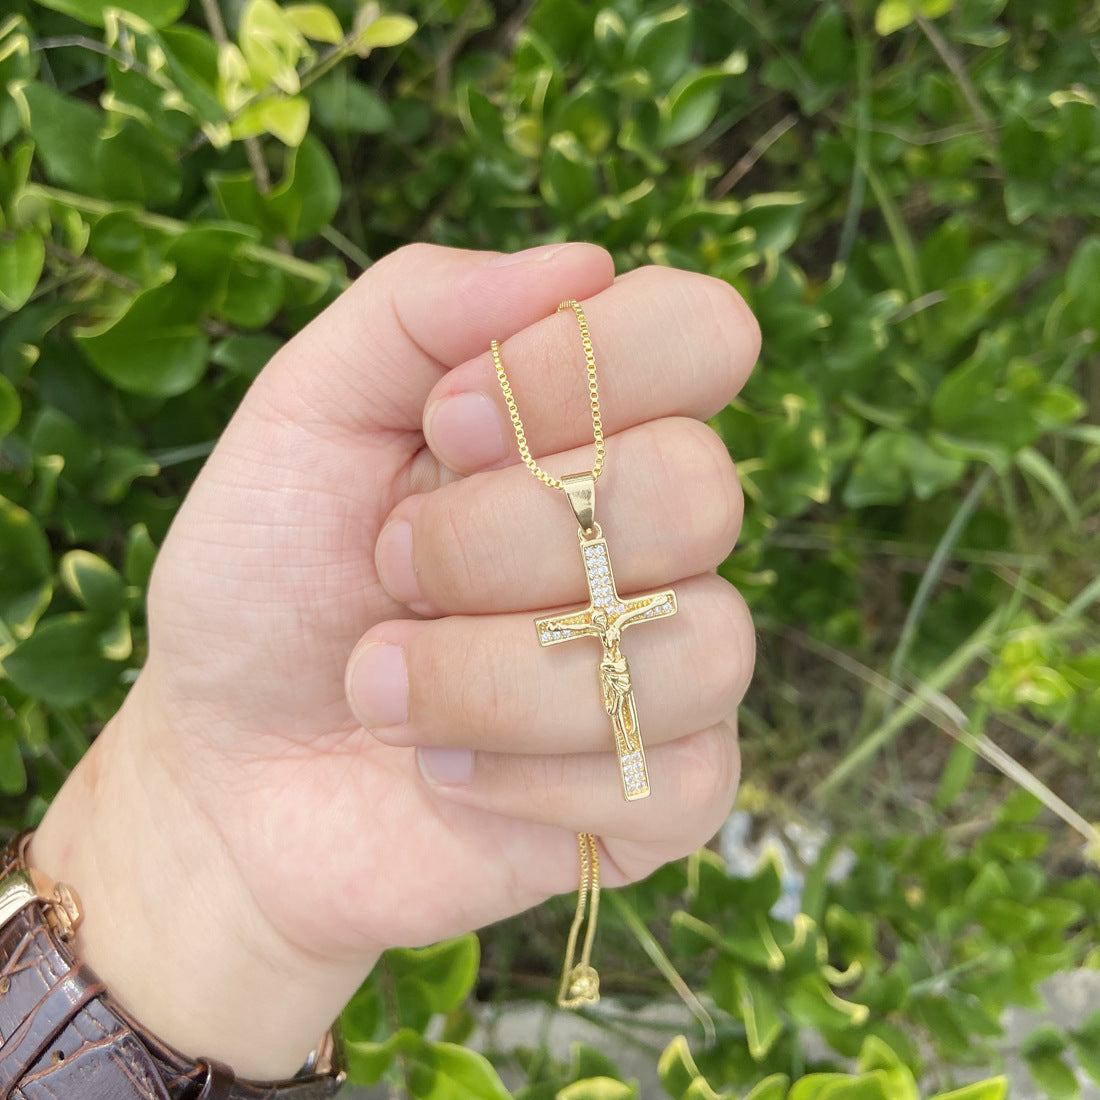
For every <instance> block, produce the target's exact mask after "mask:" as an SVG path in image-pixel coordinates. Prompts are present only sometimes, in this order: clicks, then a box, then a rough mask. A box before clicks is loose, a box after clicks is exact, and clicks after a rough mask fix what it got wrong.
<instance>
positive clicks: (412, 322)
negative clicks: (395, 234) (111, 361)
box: [253, 243, 615, 432]
mask: <svg viewBox="0 0 1100 1100" xmlns="http://www.w3.org/2000/svg"><path fill="white" fill-rule="evenodd" d="M614 274H615V273H614V264H613V262H612V259H611V257H610V255H609V254H608V253H607V252H606V251H604V249H602V248H599V247H598V246H596V245H592V244H582V243H573V244H549V245H540V246H537V247H535V248H529V249H526V250H525V251H523V252H517V253H499V252H473V251H469V250H465V249H457V248H444V247H441V246H439V245H430V244H414V245H408V246H406V247H404V248H401V249H398V250H397V251H396V252H393V253H391V254H390V255H388V256H386V257H385V258H384V259H382V260H380V261H379V262H378V263H376V264H375V265H374V266H373V267H371V268H370V269H369V270H368V271H367V272H366V273H365V274H363V275H362V276H361V277H360V278H359V279H358V280H356V282H355V283H354V284H353V285H352V286H351V287H350V289H348V290H347V291H346V292H345V293H344V294H342V295H341V296H340V297H339V298H338V299H337V300H336V301H335V302H333V304H332V305H331V306H329V307H328V309H326V310H325V311H324V312H323V313H322V314H320V315H319V316H318V317H317V318H316V319H315V320H313V321H312V322H311V323H310V324H309V325H308V326H307V327H306V328H304V329H303V330H302V331H301V332H300V333H299V334H298V335H297V336H295V337H294V339H293V340H291V341H290V342H289V343H288V344H287V345H286V347H284V348H283V349H282V351H280V352H279V353H278V355H276V356H275V358H274V359H273V360H272V361H271V363H269V364H268V366H267V367H265V368H264V370H263V371H262V372H261V373H260V376H259V377H258V378H257V380H256V382H255V384H254V386H253V390H254V391H256V396H259V397H262V398H263V399H264V400H265V401H266V403H267V405H268V406H269V407H270V408H272V409H273V410H274V411H276V412H277V413H278V414H280V415H283V416H290V417H292V418H294V419H298V418H299V417H301V416H303V415H304V416H306V417H308V420H309V421H310V422H311V423H314V424H315V423H317V421H318V420H320V421H321V422H322V423H326V424H329V425H331V426H333V427H344V428H347V429H349V430H351V431H355V432H362V431H378V430H379V429H397V430H405V431H419V430H420V425H421V419H422V416H423V411H424V403H425V401H426V399H427V397H428V394H429V392H430V391H431V389H432V387H433V386H434V385H435V383H436V382H438V381H439V378H440V377H441V375H442V374H443V373H445V372H446V371H448V370H450V369H451V368H452V367H456V366H458V365H459V364H461V363H464V362H465V361H466V360H467V359H471V358H473V357H474V356H475V355H479V354H481V353H482V352H484V351H485V350H486V349H487V348H488V346H489V342H490V341H491V340H494V339H498V340H501V341H503V340H505V339H507V338H508V337H509V336H512V335H514V334H515V333H517V332H519V331H521V330H522V329H524V328H526V327H527V326H528V325H530V324H533V323H534V322H535V321H538V320H540V319H541V318H543V317H545V316H546V315H547V314H550V313H553V311H554V310H555V309H556V308H557V306H558V303H559V302H561V301H562V300H563V299H565V298H586V297H589V296H591V295H593V294H596V293H598V292H599V291H601V290H603V289H605V288H606V287H608V286H610V285H611V283H612V282H613V281H614Z"/></svg>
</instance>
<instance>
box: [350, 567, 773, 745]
mask: <svg viewBox="0 0 1100 1100" xmlns="http://www.w3.org/2000/svg"><path fill="white" fill-rule="evenodd" d="M677 597H678V603H679V611H680V613H679V614H677V615H676V616H674V617H672V618H671V619H668V620H664V621H659V622H653V623H649V624H646V625H645V629H643V630H638V631H631V632H630V633H629V634H627V635H626V640H625V641H624V651H625V652H626V653H627V655H628V657H629V660H630V668H631V674H632V681H633V684H634V689H635V697H636V700H637V705H638V711H639V714H640V715H641V720H642V728H643V731H644V738H645V742H646V744H647V745H657V744H661V743H663V742H666V741H671V740H674V739H676V738H678V737H681V736H683V734H684V733H685V732H687V731H689V730H695V729H702V728H703V727H705V726H709V725H712V724H715V723H717V722H720V721H723V720H724V719H726V718H727V717H728V716H729V715H730V714H732V713H733V709H734V707H735V706H736V705H737V703H738V702H739V701H740V699H741V696H742V695H743V694H744V691H745V688H746V687H747V686H748V681H749V677H750V676H751V674H752V664H753V645H754V637H753V630H752V621H751V619H750V617H749V612H748V608H747V607H746V606H745V602H744V600H743V599H742V598H741V596H740V595H739V594H738V592H737V590H736V589H735V588H734V587H733V586H732V585H730V584H728V583H727V582H725V581H724V580H721V579H720V578H719V577H716V576H715V575H714V574H704V575H702V576H698V577H693V578H691V579H690V580H687V581H684V582H683V583H682V584H681V585H679V586H678V591H677ZM598 655H599V646H598V645H596V644H595V643H594V642H593V641H591V640H588V639H577V640H576V641H575V642H573V643H572V644H569V645H559V646H555V647H554V648H553V649H551V650H548V651H543V650H542V649H541V648H540V647H539V645H538V642H537V640H536V638H535V630H534V626H533V624H532V621H531V618H530V616H529V615H525V614H515V615H481V616H473V617H471V616H452V617H448V618H444V619H430V620H426V621H420V622H417V621H411V620H400V619H399V620H393V621H391V622H386V623H380V624H379V625H378V626H376V627H374V628H373V629H372V630H370V631H369V632H368V633H367V634H366V635H365V636H364V637H363V639H362V641H361V642H360V643H359V645H358V646H357V647H356V649H355V652H354V653H353V654H352V656H351V659H350V660H349V662H348V675H347V694H348V700H349V702H350V704H351V706H352V709H353V711H354V712H355V714H356V716H357V717H358V719H359V720H360V721H361V722H362V724H363V725H364V726H365V727H367V728H368V729H370V730H372V731H373V732H374V734H375V736H376V737H377V738H378V739H379V740H382V741H384V742H386V743H387V744H390V745H416V746H439V747H461V748H476V749H479V750H483V751H491V752H499V753H519V754H553V753H578V752H580V753H587V752H599V751H601V750H602V751H608V750H609V749H610V747H611V745H612V740H611V734H610V732H609V728H608V719H607V714H606V713H605V711H604V707H603V702H602V699H601V695H600V688H599V677H598V675H597V664H598Z"/></svg>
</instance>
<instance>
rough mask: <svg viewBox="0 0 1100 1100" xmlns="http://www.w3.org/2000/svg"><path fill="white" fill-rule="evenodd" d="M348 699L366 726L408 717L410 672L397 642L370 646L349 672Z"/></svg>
mask: <svg viewBox="0 0 1100 1100" xmlns="http://www.w3.org/2000/svg"><path fill="white" fill-rule="evenodd" d="M347 686H348V702H349V703H350V704H351V709H352V710H353V711H354V713H355V717H356V718H358V719H359V721H360V722H362V723H363V725H364V726H366V727H367V729H375V728H377V727H379V726H400V725H402V724H403V723H405V722H407V721H408V720H409V673H408V670H407V669H406V667H405V654H404V653H402V652H401V648H400V647H399V646H395V645H380V644H376V645H369V646H367V647H366V649H364V650H363V651H362V652H361V653H360V654H359V655H358V656H357V657H356V658H355V661H354V663H353V664H352V666H351V669H350V671H349V672H348V685H347Z"/></svg>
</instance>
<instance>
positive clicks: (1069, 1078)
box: [1020, 1024, 1080, 1100]
mask: <svg viewBox="0 0 1100 1100" xmlns="http://www.w3.org/2000/svg"><path fill="white" fill-rule="evenodd" d="M1067 1045H1068V1044H1067V1042H1066V1037H1065V1036H1064V1035H1063V1034H1062V1032H1061V1031H1059V1030H1058V1028H1057V1027H1055V1026H1054V1025H1053V1024H1042V1025H1040V1026H1039V1027H1037V1028H1036V1029H1035V1030H1034V1031H1033V1032H1032V1033H1031V1034H1030V1035H1029V1036H1028V1038H1027V1039H1026V1040H1025V1041H1024V1044H1023V1046H1022V1047H1021V1050H1020V1053H1021V1054H1022V1055H1023V1058H1024V1061H1025V1062H1026V1063H1027V1068H1028V1072H1029V1073H1030V1074H1031V1076H1032V1077H1033V1078H1034V1079H1035V1082H1036V1083H1037V1084H1038V1085H1039V1087H1040V1088H1042V1089H1044V1090H1045V1091H1046V1092H1047V1093H1048V1094H1049V1095H1050V1096H1051V1097H1052V1098H1054V1100H1061V1098H1062V1097H1067V1098H1068V1097H1076V1096H1077V1095H1078V1093H1079V1091H1080V1088H1079V1086H1078V1084H1077V1078H1076V1076H1075V1075H1074V1072H1073V1070H1072V1069H1070V1067H1069V1065H1068V1064H1067V1063H1066V1061H1065V1059H1064V1058H1063V1057H1062V1054H1063V1053H1064V1052H1065V1050H1066V1047H1067Z"/></svg>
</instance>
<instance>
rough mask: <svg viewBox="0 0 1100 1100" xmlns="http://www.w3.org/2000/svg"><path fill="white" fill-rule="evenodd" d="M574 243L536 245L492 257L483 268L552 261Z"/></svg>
mask: <svg viewBox="0 0 1100 1100" xmlns="http://www.w3.org/2000/svg"><path fill="white" fill-rule="evenodd" d="M574 243H575V242H573V241H566V242H565V244H537V245H535V247H534V248H525V249H523V250H522V251H520V252H505V253H504V255H503V256H495V257H493V259H491V260H490V261H489V262H488V263H487V264H486V265H485V266H486V267H511V266H512V264H526V263H532V262H535V263H541V262H544V261H546V260H549V259H552V258H553V257H554V256H556V255H557V254H558V253H559V252H561V251H562V250H563V249H566V248H569V247H570V246H571V245H572V244H574Z"/></svg>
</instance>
